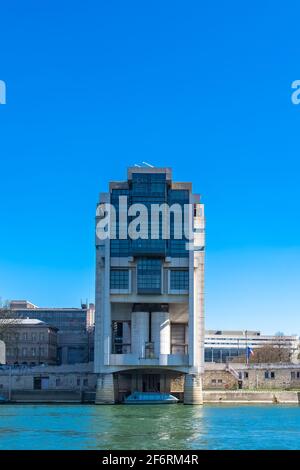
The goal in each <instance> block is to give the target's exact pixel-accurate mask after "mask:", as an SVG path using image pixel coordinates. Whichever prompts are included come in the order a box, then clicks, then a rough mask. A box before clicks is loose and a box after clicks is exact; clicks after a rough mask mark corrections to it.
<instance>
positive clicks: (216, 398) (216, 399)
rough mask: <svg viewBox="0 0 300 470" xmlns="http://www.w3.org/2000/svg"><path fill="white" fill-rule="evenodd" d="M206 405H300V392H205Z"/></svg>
mask: <svg viewBox="0 0 300 470" xmlns="http://www.w3.org/2000/svg"><path fill="white" fill-rule="evenodd" d="M203 400H204V403H205V404H206V403H219V404H223V403H224V404H226V403H228V404H229V403H233V404H234V403H236V404H242V403H246V404H247V403H248V404H250V403H254V404H255V403H273V404H279V403H286V404H300V392H298V391H290V390H288V391H287V390H282V391H280V390H270V391H265V390H263V391H260V390H254V391H249V390H230V391H223V390H214V391H212V390H204V392H203Z"/></svg>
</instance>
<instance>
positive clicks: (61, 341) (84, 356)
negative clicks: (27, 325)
mask: <svg viewBox="0 0 300 470" xmlns="http://www.w3.org/2000/svg"><path fill="white" fill-rule="evenodd" d="M9 308H10V309H11V314H12V316H15V317H16V318H31V319H37V320H41V321H43V322H45V323H47V324H48V325H51V326H53V327H55V328H57V330H58V333H57V341H58V348H57V362H58V363H60V364H76V363H84V362H89V361H90V360H91V359H92V356H93V345H94V343H93V324H94V311H95V307H94V304H91V303H90V304H82V305H81V308H59V307H54V308H53V307H52V308H49V307H38V306H36V305H34V304H32V303H31V302H28V301H27V300H12V301H11V302H10V305H9Z"/></svg>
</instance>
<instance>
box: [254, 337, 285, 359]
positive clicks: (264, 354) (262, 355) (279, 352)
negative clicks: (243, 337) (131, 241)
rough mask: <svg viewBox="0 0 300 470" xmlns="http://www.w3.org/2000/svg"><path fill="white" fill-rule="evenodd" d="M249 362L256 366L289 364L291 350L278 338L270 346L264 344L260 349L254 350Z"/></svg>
mask: <svg viewBox="0 0 300 470" xmlns="http://www.w3.org/2000/svg"><path fill="white" fill-rule="evenodd" d="M249 362H251V363H258V364H261V363H271V362H275V363H278V362H279V363H280V362H281V363H289V362H291V350H290V349H289V348H287V347H286V346H285V345H284V343H283V341H282V340H280V339H279V338H278V340H275V341H274V342H272V343H271V344H266V345H265V346H262V347H261V348H257V349H255V350H254V354H253V356H251V357H250V360H249Z"/></svg>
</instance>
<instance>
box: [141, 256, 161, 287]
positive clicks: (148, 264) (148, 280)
mask: <svg viewBox="0 0 300 470" xmlns="http://www.w3.org/2000/svg"><path fill="white" fill-rule="evenodd" d="M161 266H162V265H161V260H160V259H157V258H140V259H138V262H137V291H138V294H160V293H161Z"/></svg>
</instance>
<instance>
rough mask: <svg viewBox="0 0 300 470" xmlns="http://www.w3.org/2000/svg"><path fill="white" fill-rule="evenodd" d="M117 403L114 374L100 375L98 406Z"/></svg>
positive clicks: (96, 402) (97, 389)
mask: <svg viewBox="0 0 300 470" xmlns="http://www.w3.org/2000/svg"><path fill="white" fill-rule="evenodd" d="M113 403H115V387H114V376H113V374H99V376H98V379H97V388H96V399H95V404H96V405H110V404H113Z"/></svg>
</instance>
